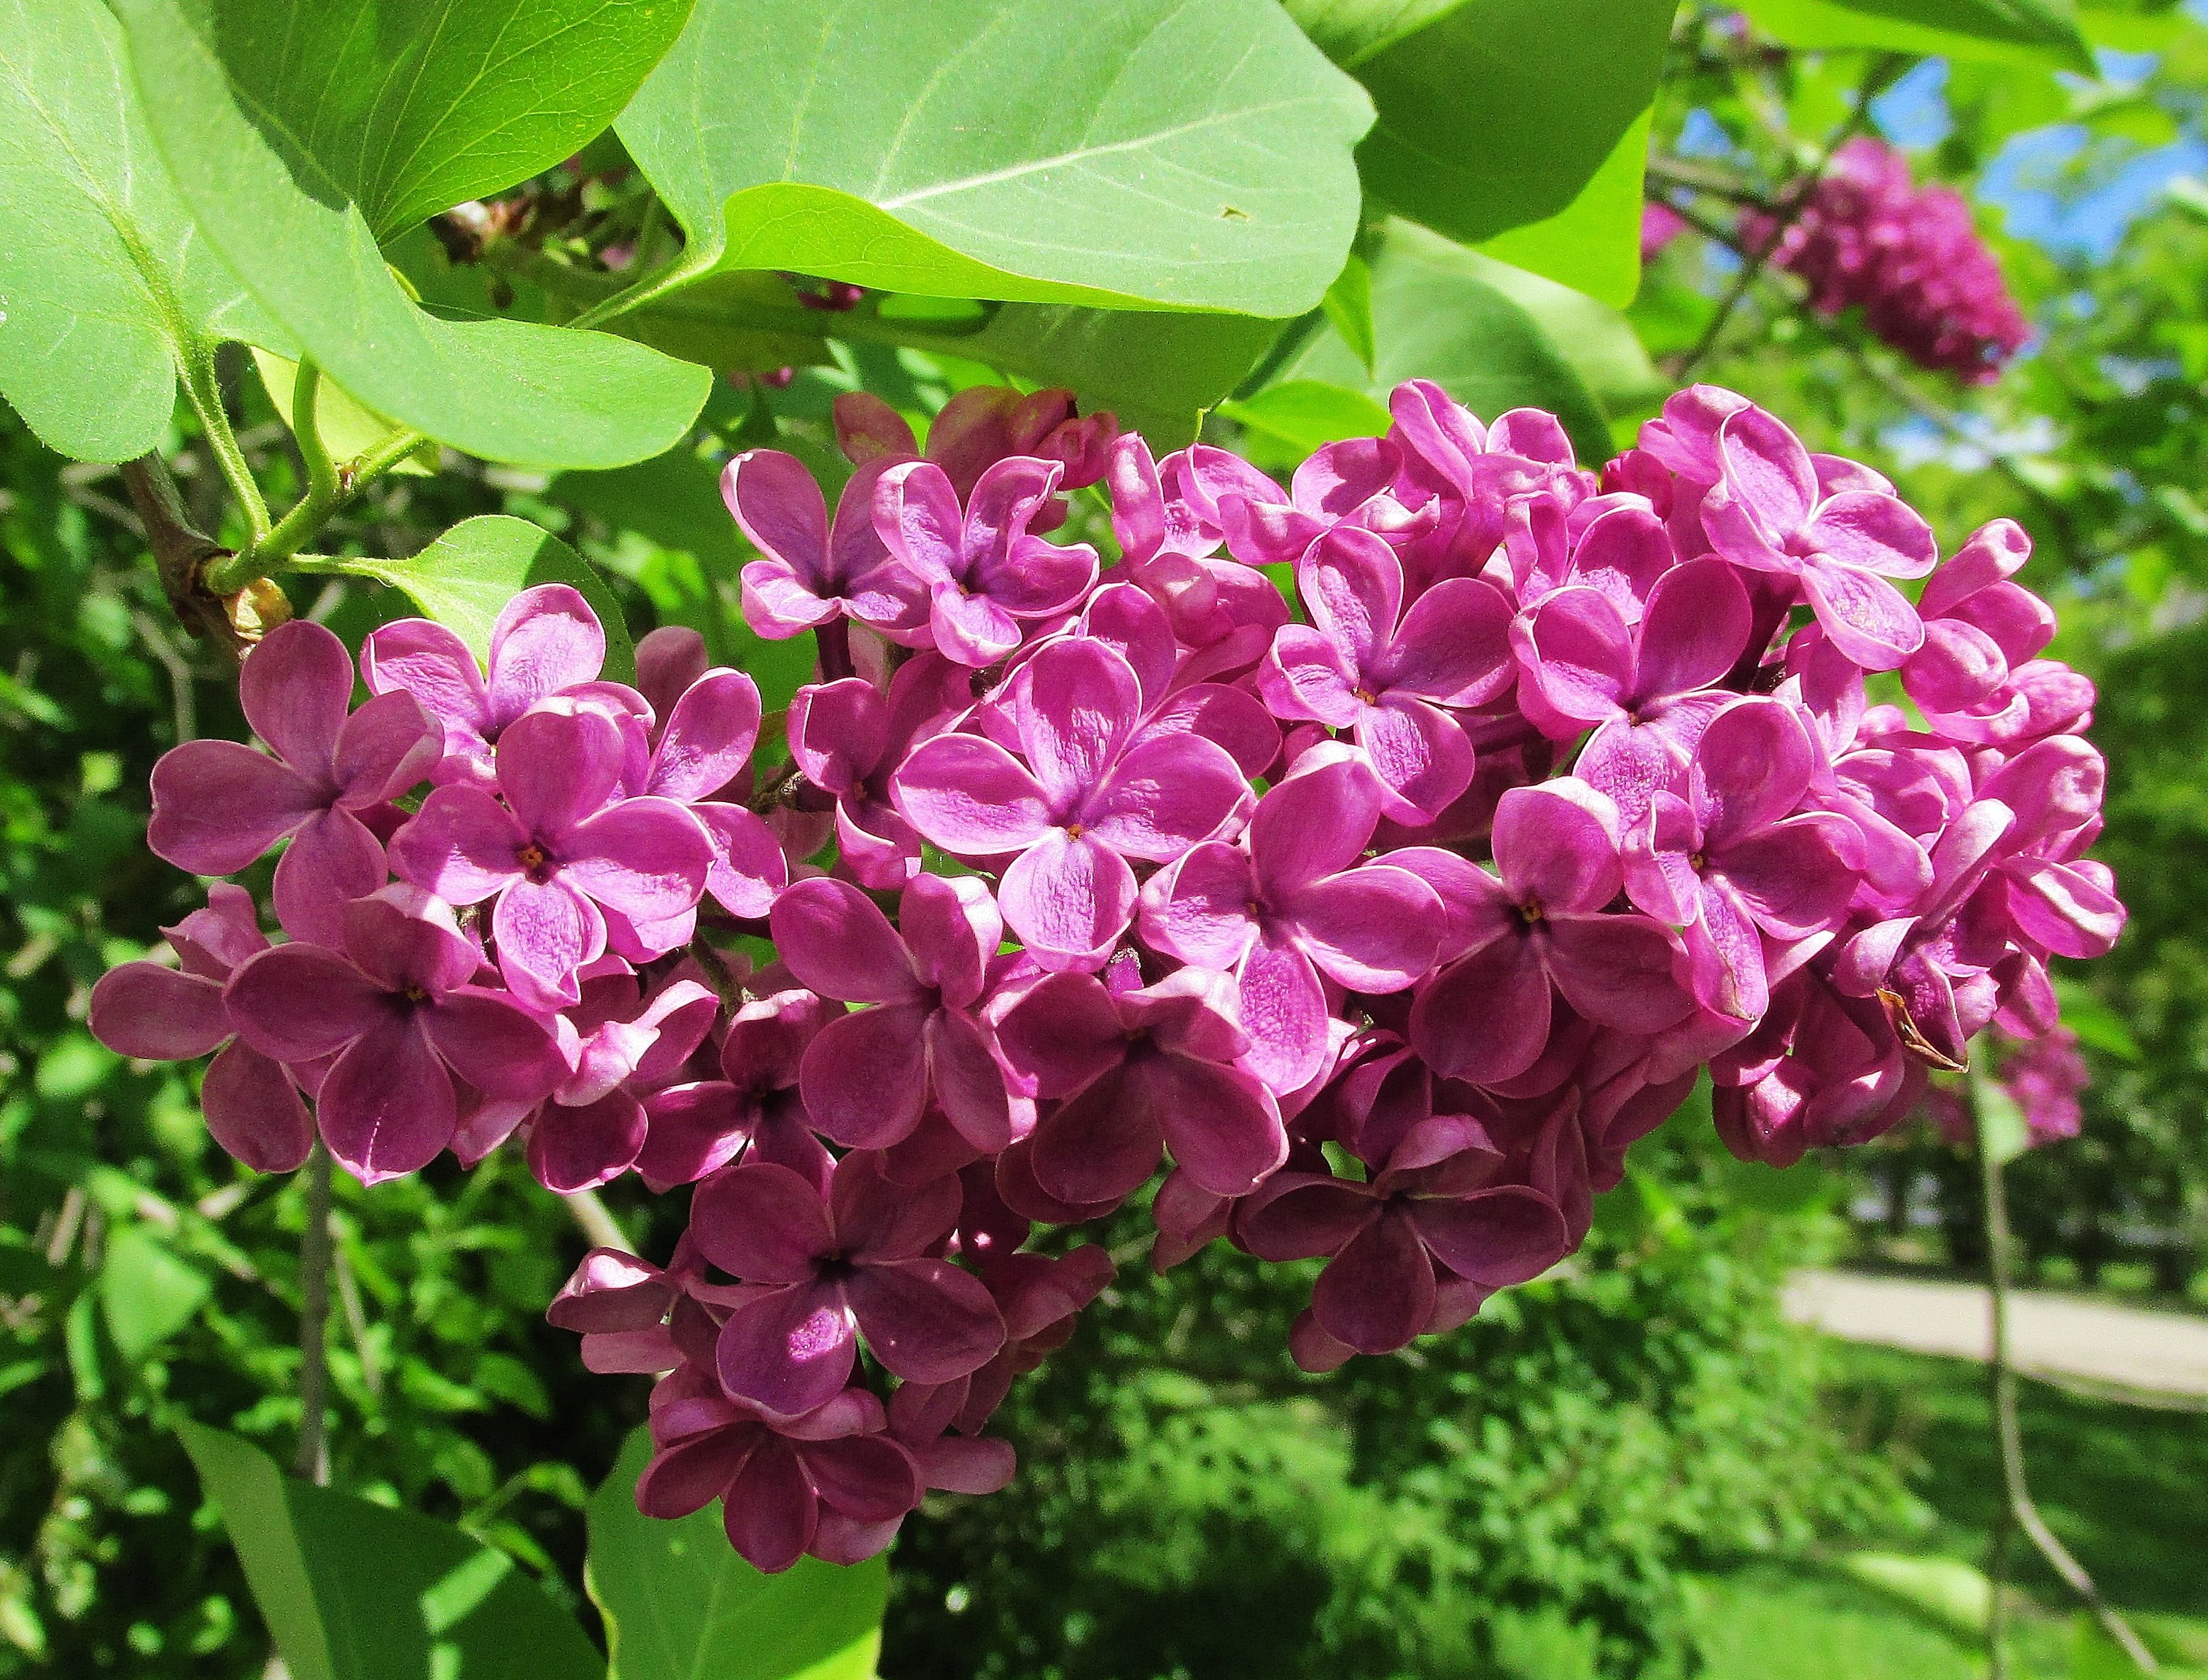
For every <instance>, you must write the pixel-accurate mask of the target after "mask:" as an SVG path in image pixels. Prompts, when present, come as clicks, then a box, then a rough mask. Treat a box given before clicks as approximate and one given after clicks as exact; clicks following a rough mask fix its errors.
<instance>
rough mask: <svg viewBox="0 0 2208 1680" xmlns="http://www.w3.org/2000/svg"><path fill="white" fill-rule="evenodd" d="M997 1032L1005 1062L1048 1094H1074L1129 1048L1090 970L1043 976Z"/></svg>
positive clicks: (1107, 996)
mask: <svg viewBox="0 0 2208 1680" xmlns="http://www.w3.org/2000/svg"><path fill="white" fill-rule="evenodd" d="M997 1035H998V1043H999V1048H1000V1049H1001V1050H1002V1052H1003V1053H1004V1057H1005V1061H1006V1063H1007V1064H1009V1065H1011V1068H1012V1069H1013V1070H1014V1071H1016V1072H1017V1073H1019V1074H1021V1075H1023V1077H1025V1078H1027V1079H1028V1080H1029V1081H1030V1082H1031V1083H1032V1085H1033V1088H1034V1089H1035V1094H1036V1095H1038V1096H1041V1097H1045V1098H1050V1097H1061V1096H1068V1095H1071V1094H1072V1093H1073V1092H1075V1091H1077V1090H1078V1089H1081V1087H1083V1085H1086V1084H1088V1083H1089V1082H1090V1081H1091V1080H1094V1079H1095V1078H1097V1077H1100V1076H1101V1075H1102V1074H1103V1073H1104V1072H1106V1071H1107V1070H1109V1069H1111V1068H1113V1067H1116V1066H1118V1065H1119V1061H1120V1059H1121V1058H1122V1057H1123V1056H1125V1053H1126V1047H1127V1046H1126V1034H1125V1030H1124V1029H1122V1027H1121V1026H1120V1023H1119V1011H1118V1010H1117V1009H1115V1008H1113V1004H1112V998H1111V994H1110V993H1107V992H1106V991H1105V989H1104V987H1103V983H1102V982H1101V981H1098V980H1097V979H1095V977H1094V976H1093V975H1073V974H1054V975H1045V976H1044V977H1043V978H1042V979H1041V981H1038V982H1037V983H1036V984H1035V986H1033V987H1030V988H1029V990H1028V992H1027V993H1025V994H1024V995H1023V996H1022V997H1021V999H1020V1000H1019V1001H1018V1002H1017V1004H1015V1005H1013V1006H1012V1007H1011V1009H1010V1010H1008V1011H1005V1015H1004V1017H1003V1019H1002V1020H1000V1021H999V1023H998V1024H997ZM1151 1160H1152V1161H1153V1163H1155V1160H1156V1153H1155V1150H1153V1151H1152V1155H1151Z"/></svg>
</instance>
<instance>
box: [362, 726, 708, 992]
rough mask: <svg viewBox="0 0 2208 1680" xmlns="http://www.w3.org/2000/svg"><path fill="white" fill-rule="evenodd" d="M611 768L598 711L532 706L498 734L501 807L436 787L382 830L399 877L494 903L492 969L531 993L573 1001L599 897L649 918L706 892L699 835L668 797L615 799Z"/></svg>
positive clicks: (612, 733) (663, 916) (594, 934)
mask: <svg viewBox="0 0 2208 1680" xmlns="http://www.w3.org/2000/svg"><path fill="white" fill-rule="evenodd" d="M621 766H622V747H621V733H620V731H619V730H618V729H616V728H615V725H614V724H613V723H611V722H610V721H609V720H608V719H607V718H605V717H602V716H600V715H599V714H597V713H596V712H593V711H573V712H560V711H537V712H531V713H530V714H528V715H527V716H526V717H522V718H520V719H519V720H517V721H516V722H514V723H512V724H510V725H509V726H507V729H506V730H505V732H504V734H503V735H501V738H500V741H499V748H498V763H497V778H498V782H497V785H498V790H499V792H500V794H501V795H503V796H504V799H505V801H506V802H505V803H504V804H501V803H500V802H499V801H498V800H496V799H494V798H493V797H492V796H491V795H489V794H488V793H486V792H484V791H483V789H480V788H474V787H443V788H439V789H435V791H434V792H432V793H431V794H430V795H429V798H428V799H427V800H425V801H423V805H422V808H421V810H420V811H418V812H417V813H415V815H414V817H413V819H411V821H410V822H408V824H407V825H406V826H405V828H402V829H401V830H399V832H398V833H397V834H396V835H394V836H393V837H392V842H391V854H392V864H393V868H394V869H395V870H396V871H397V873H399V876H400V877H401V878H402V879H405V880H409V881H411V882H413V883H414V884H415V885H417V886H419V887H422V888H423V889H424V890H425V891H430V892H434V893H435V894H436V895H437V896H438V897H441V898H443V899H445V900H446V901H447V903H454V904H475V903H481V902H483V900H484V899H486V898H490V899H495V901H496V902H495V904H494V905H493V907H492V910H491V919H490V921H491V933H492V937H493V938H494V939H496V941H497V943H498V955H499V967H500V969H501V971H502V972H503V973H504V974H505V975H506V977H507V983H508V984H509V985H513V986H514V987H517V989H519V990H522V991H523V992H524V994H525V997H526V998H527V999H529V1000H531V1001H541V1002H545V1003H553V1004H567V1003H573V1002H574V1001H575V1000H576V999H577V998H578V997H579V995H580V993H579V992H578V991H577V989H576V984H577V982H576V979H575V971H576V970H577V969H580V968H581V967H582V966H583V965H584V964H585V963H590V962H592V961H594V960H596V959H597V957H599V956H600V955H601V954H603V951H605V949H606V918H605V916H604V915H603V913H602V912H601V910H600V908H599V907H600V905H601V904H603V905H604V906H605V907H606V908H607V909H611V910H614V911H615V912H617V913H618V914H620V915H622V916H623V917H625V918H626V919H627V921H629V922H630V923H632V924H633V925H635V926H638V927H648V926H651V925H652V924H655V923H663V922H666V921H669V920H671V919H673V918H675V917H679V916H681V915H682V914H683V912H684V911H686V910H687V909H691V908H692V907H693V906H694V905H695V904H696V903H697V902H698V897H699V894H700V893H701V892H702V891H704V889H705V880H706V875H707V872H708V870H709V869H710V868H711V864H712V860H713V851H712V847H711V844H710V843H709V842H708V841H707V839H706V837H705V831H704V830H703V829H702V828H701V827H699V824H698V821H697V819H695V818H694V817H693V816H692V815H691V814H690V813H689V812H688V811H687V809H685V808H684V807H682V806H681V805H680V804H678V803H676V802H675V801H673V800H671V799H663V798H657V797H646V798H640V799H615V789H616V786H617V784H618V782H619V779H620V777H621Z"/></svg>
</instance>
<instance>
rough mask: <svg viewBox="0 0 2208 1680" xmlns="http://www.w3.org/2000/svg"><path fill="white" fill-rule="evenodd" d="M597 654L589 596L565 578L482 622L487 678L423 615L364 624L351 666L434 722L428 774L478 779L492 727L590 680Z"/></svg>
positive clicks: (601, 632)
mask: <svg viewBox="0 0 2208 1680" xmlns="http://www.w3.org/2000/svg"><path fill="white" fill-rule="evenodd" d="M605 659H606V634H605V629H604V627H603V626H602V625H600V624H599V622H598V615H597V614H596V613H594V612H592V611H591V603H589V602H587V601H585V599H584V598H583V597H582V596H581V595H580V594H579V593H578V592H577V591H574V590H573V589H570V588H569V587H568V586H567V585H565V584H538V585H537V586H536V587H535V588H533V589H525V590H523V591H521V593H520V594H519V595H517V596H515V597H513V600H511V601H509V602H507V603H506V605H505V607H504V608H502V609H501V610H500V612H499V615H498V621H497V622H496V623H495V625H493V626H492V627H491V633H490V675H489V680H488V681H486V680H485V678H484V675H483V668H482V667H481V666H479V665H477V663H476V657H475V655H474V654H472V653H471V652H470V651H468V645H467V644H466V643H465V642H464V641H462V640H461V639H459V636H458V635H456V634H455V633H453V631H451V630H449V629H447V627H445V626H443V625H441V624H438V623H435V622H433V621H430V620H429V619H425V618H407V619H401V620H399V621H398V622H397V623H396V624H387V625H385V626H383V627H381V629H378V630H372V631H370V632H369V636H368V640H367V641H366V642H365V643H364V644H363V645H362V647H361V651H360V674H361V677H362V680H363V681H365V682H366V683H367V684H368V687H369V692H370V693H375V694H389V693H397V692H400V691H403V692H405V693H409V694H411V695H413V696H414V698H415V699H417V700H419V701H420V702H421V703H422V705H423V707H424V708H425V709H426V710H427V711H428V712H429V715H430V716H431V717H433V718H435V720H436V721H437V723H439V724H440V725H441V726H442V728H443V729H444V732H445V756H444V760H443V762H442V763H441V764H440V765H438V766H437V768H436V771H435V773H434V776H433V777H432V779H433V780H435V781H436V782H439V783H448V782H472V783H477V784H479V785H481V786H484V787H488V786H489V785H490V782H491V748H492V747H494V746H495V745H496V743H497V741H498V738H499V735H500V732H501V731H502V730H503V729H505V728H506V726H507V724H509V723H512V722H513V720H514V719H515V718H517V717H520V716H521V715H522V713H524V712H525V711H528V710H529V709H530V708H531V706H533V705H536V704H537V702H538V701H539V700H542V699H547V698H549V696H551V695H554V694H560V693H574V692H576V691H577V690H584V689H588V688H589V687H591V685H594V684H596V683H597V681H598V673H599V672H600V671H601V670H602V669H603V668H604V665H605Z"/></svg>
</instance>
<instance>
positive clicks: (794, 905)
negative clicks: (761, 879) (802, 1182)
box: [769, 875, 1013, 1151]
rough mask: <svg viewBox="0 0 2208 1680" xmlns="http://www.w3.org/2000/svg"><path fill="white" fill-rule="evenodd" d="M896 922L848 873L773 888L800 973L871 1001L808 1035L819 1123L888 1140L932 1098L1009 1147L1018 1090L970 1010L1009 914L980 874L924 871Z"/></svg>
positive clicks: (841, 1136) (851, 1144)
mask: <svg viewBox="0 0 2208 1680" xmlns="http://www.w3.org/2000/svg"><path fill="white" fill-rule="evenodd" d="M897 922H898V925H897V927H891V926H890V921H889V918H888V917H887V916H885V915H883V914H882V913H881V911H880V910H879V909H876V908H875V905H874V903H873V900H872V899H870V898H868V897H867V896H866V894H864V893H863V892H861V891H859V890H858V888H856V887H855V886H850V885H846V884H845V883H843V882H842V881H836V880H829V879H813V880H806V881H799V882H796V883H795V884H794V885H791V886H790V887H789V889H788V890H787V891H784V892H783V894H782V896H781V897H779V898H777V899H776V900H775V905H774V914H773V916H772V917H771V921H770V922H769V927H771V931H772V933H773V936H774V942H775V945H776V948H777V950H778V951H780V952H781V953H782V959H783V963H784V964H785V965H786V966H787V967H788V968H789V971H790V973H791V974H793V975H795V976H796V977H797V978H798V980H800V981H802V982H803V983H804V984H805V985H807V986H809V987H812V988H813V990H814V991H816V992H818V993H820V994H821V995H822V996H824V997H828V998H835V999H841V1000H843V1002H846V1003H857V1004H867V1005H872V1007H870V1008H867V1009H861V1010H860V1011H857V1012H855V1013H854V1014H850V1015H845V1016H843V1017H839V1018H837V1019H836V1020H833V1021H831V1022H829V1023H827V1024H826V1025H825V1026H824V1027H823V1028H822V1029H821V1030H820V1032H819V1035H818V1036H817V1037H815V1038H814V1039H813V1041H812V1043H811V1044H810V1045H809V1046H808V1047H807V1050H806V1053H805V1063H804V1070H803V1074H802V1083H803V1088H804V1092H805V1104H806V1107H807V1111H808V1112H809V1113H810V1114H811V1116H812V1119H813V1125H816V1126H818V1127H819V1130H820V1131H822V1132H824V1133H825V1134H826V1135H827V1137H830V1138H831V1139H832V1140H833V1141H834V1142H836V1143H840V1144H843V1145H844V1146H845V1147H846V1148H851V1149H887V1148H889V1147H890V1146H891V1144H893V1143H900V1142H902V1141H903V1139H904V1138H906V1137H909V1136H910V1135H911V1133H912V1131H913V1129H914V1128H915V1127H916V1126H917V1125H919V1124H920V1121H921V1115H922V1113H924V1112H925V1111H926V1109H927V1106H928V1104H929V1103H930V1102H931V1101H933V1102H934V1103H935V1104H936V1105H938V1106H939V1107H941V1109H942V1110H943V1112H944V1113H945V1115H946V1116H948V1118H949V1119H950V1121H951V1125H953V1126H954V1127H956V1128H957V1131H958V1133H959V1135H960V1136H961V1137H964V1138H965V1139H966V1140H967V1142H968V1143H970V1144H972V1145H973V1147H974V1148H975V1149H985V1150H989V1151H995V1150H998V1149H1003V1148H1004V1146H1005V1144H1006V1143H1010V1142H1011V1138H1012V1119H1013V1115H1012V1104H1011V1098H1010V1095H1008V1093H1007V1092H1006V1091H1005V1077H1004V1073H1003V1071H1002V1070H1000V1069H999V1067H998V1065H997V1062H996V1058H995V1056H994V1055H993V1053H992V1052H991V1048H990V1035H989V1033H988V1031H987V1029H986V1028H985V1027H984V1026H983V1025H982V1024H981V1022H980V1021H979V1020H978V1019H977V1018H976V1017H975V1014H974V1012H973V1011H974V1010H975V1006H976V1005H978V1004H979V1003H980V1001H981V991H982V985H983V981H984V980H985V978H986V971H987V967H988V963H989V960H990V959H991V958H992V957H994V956H995V955H996V954H997V946H998V945H999V944H1000V943H1001V942H1002V940H1003V939H1004V934H1005V924H1004V919H1003V918H1002V917H1001V916H999V915H998V913H997V906H996V904H995V903H994V902H993V900H992V899H991V898H990V897H989V890H988V888H987V886H985V885H983V884H982V883H981V881H980V880H979V879H975V877H974V876H971V875H963V876H956V877H948V878H946V877H945V876H941V875H917V876H915V877H914V878H913V879H912V880H911V881H910V882H909V884H908V885H906V887H905V889H904V896H903V898H902V899H901V900H900V901H899V902H898V906H897Z"/></svg>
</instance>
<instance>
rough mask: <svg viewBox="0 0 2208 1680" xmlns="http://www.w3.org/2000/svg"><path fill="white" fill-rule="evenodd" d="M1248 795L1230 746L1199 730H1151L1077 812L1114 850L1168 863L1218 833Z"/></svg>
mask: <svg viewBox="0 0 2208 1680" xmlns="http://www.w3.org/2000/svg"><path fill="white" fill-rule="evenodd" d="M1249 796H1250V789H1249V784H1248V783H1245V782H1244V781H1243V779H1242V772H1241V771H1239V770H1237V769H1236V768H1235V766H1234V760H1233V759H1231V758H1229V757H1227V749H1226V748H1225V747H1220V746H1218V745H1216V744H1215V743H1214V742H1212V741H1206V740H1204V739H1203V736H1201V735H1153V736H1150V737H1149V738H1147V739H1145V740H1143V741H1140V742H1138V743H1137V745H1136V746H1135V747H1133V748H1131V750H1130V751H1129V752H1128V753H1126V755H1125V757H1123V758H1122V759H1120V760H1119V763H1118V764H1117V765H1114V766H1113V768H1112V771H1111V774H1110V776H1109V777H1108V778H1107V780H1106V781H1105V783H1104V784H1103V785H1102V786H1101V788H1099V789H1096V791H1095V794H1094V795H1093V796H1092V797H1090V798H1089V800H1088V801H1086V802H1085V803H1084V804H1083V806H1082V807H1080V812H1079V816H1080V819H1081V822H1082V824H1083V826H1085V827H1086V828H1087V829H1088V831H1089V833H1090V834H1092V835H1093V836H1095V838H1096V839H1097V840H1098V841H1099V842H1100V843H1102V844H1104V845H1107V846H1109V847H1110V848H1111V849H1113V851H1115V852H1119V853H1121V854H1122V855H1125V856H1128V857H1139V858H1144V859H1148V860H1149V861H1151V862H1154V863H1164V862H1167V861H1170V860H1172V859H1173V858H1176V857H1179V855H1181V854H1182V853H1183V852H1185V851H1186V850H1187V849H1189V848H1190V847H1191V846H1193V845H1194V844H1196V843H1197V842H1198V841H1200V840H1206V839H1209V838H1210V837H1212V836H1213V835H1214V834H1215V833H1217V832H1218V831H1220V829H1221V828H1222V827H1223V826H1225V825H1226V824H1227V821H1228V819H1230V818H1232V817H1233V815H1234V813H1235V812H1236V810H1237V808H1238V807H1240V805H1241V804H1242V802H1243V801H1245V800H1246V799H1248V798H1249Z"/></svg>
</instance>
